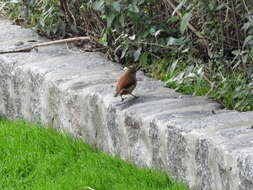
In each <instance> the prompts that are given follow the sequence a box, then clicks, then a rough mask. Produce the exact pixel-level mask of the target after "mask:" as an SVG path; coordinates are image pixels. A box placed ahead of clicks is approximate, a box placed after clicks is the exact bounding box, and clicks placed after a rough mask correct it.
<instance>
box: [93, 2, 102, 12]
mask: <svg viewBox="0 0 253 190" xmlns="http://www.w3.org/2000/svg"><path fill="white" fill-rule="evenodd" d="M92 7H93V9H94V10H96V11H103V10H104V8H105V1H104V0H100V1H95V2H94V3H93V4H92Z"/></svg>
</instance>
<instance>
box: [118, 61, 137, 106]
mask: <svg viewBox="0 0 253 190" xmlns="http://www.w3.org/2000/svg"><path fill="white" fill-rule="evenodd" d="M140 68H141V66H140V65H138V64H136V65H132V66H130V67H129V68H128V70H127V71H126V72H125V73H124V74H123V75H122V76H121V77H120V78H119V80H118V81H117V84H116V93H115V94H114V97H117V96H118V95H120V97H121V101H124V98H123V95H127V94H130V95H131V96H133V97H135V98H137V96H135V95H133V94H132V92H133V90H134V89H135V87H136V85H137V80H136V72H137V71H138V70H139V69H140Z"/></svg>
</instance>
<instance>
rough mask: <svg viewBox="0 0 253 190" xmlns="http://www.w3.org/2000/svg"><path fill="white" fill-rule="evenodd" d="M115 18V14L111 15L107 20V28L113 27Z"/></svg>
mask: <svg viewBox="0 0 253 190" xmlns="http://www.w3.org/2000/svg"><path fill="white" fill-rule="evenodd" d="M115 17H116V15H115V14H110V15H109V16H108V17H107V18H106V21H107V27H111V26H112V23H113V21H114V19H115Z"/></svg>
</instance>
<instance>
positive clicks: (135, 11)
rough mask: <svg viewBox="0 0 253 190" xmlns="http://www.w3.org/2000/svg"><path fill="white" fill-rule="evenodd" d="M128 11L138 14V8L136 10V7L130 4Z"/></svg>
mask: <svg viewBox="0 0 253 190" xmlns="http://www.w3.org/2000/svg"><path fill="white" fill-rule="evenodd" d="M128 10H129V11H130V12H133V13H139V12H140V10H139V8H138V7H137V5H135V4H130V5H129V6H128Z"/></svg>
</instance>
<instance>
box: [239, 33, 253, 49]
mask: <svg viewBox="0 0 253 190" xmlns="http://www.w3.org/2000/svg"><path fill="white" fill-rule="evenodd" d="M252 40H253V35H249V36H247V38H245V40H244V42H243V46H242V48H244V47H245V46H246V45H248V44H249V42H250V41H252Z"/></svg>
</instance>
